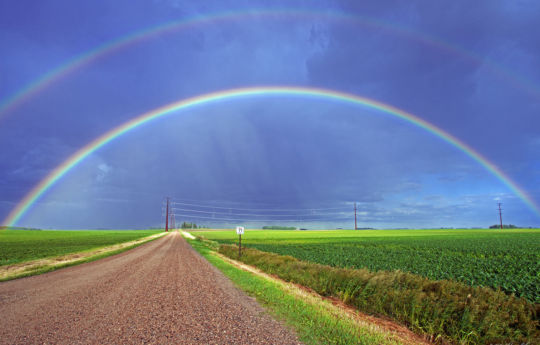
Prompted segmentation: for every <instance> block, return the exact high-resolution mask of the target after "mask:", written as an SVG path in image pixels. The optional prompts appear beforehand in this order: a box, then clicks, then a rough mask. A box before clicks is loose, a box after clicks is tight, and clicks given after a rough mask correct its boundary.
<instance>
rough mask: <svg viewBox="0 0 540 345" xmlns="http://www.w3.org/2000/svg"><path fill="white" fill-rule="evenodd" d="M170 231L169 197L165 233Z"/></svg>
mask: <svg viewBox="0 0 540 345" xmlns="http://www.w3.org/2000/svg"><path fill="white" fill-rule="evenodd" d="M167 231H169V197H167V212H166V214H165V232H167Z"/></svg>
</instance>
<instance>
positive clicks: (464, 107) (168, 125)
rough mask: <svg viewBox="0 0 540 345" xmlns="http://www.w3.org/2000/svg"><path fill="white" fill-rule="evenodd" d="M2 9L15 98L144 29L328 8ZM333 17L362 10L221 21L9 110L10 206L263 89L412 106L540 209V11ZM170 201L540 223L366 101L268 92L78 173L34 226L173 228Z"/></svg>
mask: <svg viewBox="0 0 540 345" xmlns="http://www.w3.org/2000/svg"><path fill="white" fill-rule="evenodd" d="M530 5H531V6H537V5H534V4H532V3H531V4H530ZM0 6H4V8H2V7H0V23H1V24H0V25H1V28H2V30H1V31H0V32H1V33H0V43H1V44H2V46H3V47H9V49H7V50H6V52H5V53H4V54H2V56H1V57H0V59H1V62H2V64H0V66H1V67H0V75H1V76H2V81H3V83H1V84H0V99H6V98H7V97H8V96H9V95H12V94H13V93H14V92H16V90H18V89H19V88H20V87H21V86H22V85H25V83H28V82H29V81H31V80H33V79H35V78H37V77H38V76H40V75H42V74H43V73H44V72H46V71H50V70H52V69H53V68H56V67H58V66H60V65H62V64H63V63H64V62H65V61H68V60H70V59H73V58H74V57H75V56H77V55H78V54H81V53H82V52H85V51H88V50H90V49H92V48H94V47H96V46H99V45H101V44H103V43H104V42H107V41H109V40H111V39H114V38H117V37H122V36H125V35H126V34H127V33H130V32H134V31H136V30H141V29H144V28H148V27H152V26H155V25H158V24H162V23H166V22H170V21H171V20H179V19H182V18H186V17H190V16H193V15H205V14H207V13H217V12H222V11H231V12H234V11H235V10H236V9H239V10H240V9H243V8H244V9H245V8H248V7H249V8H254V7H259V8H271V9H280V8H283V6H287V7H295V8H297V9H298V8H300V10H301V9H302V8H308V9H309V10H312V9H313V8H311V7H310V6H312V3H311V2H305V1H298V2H294V3H290V2H287V3H276V2H264V1H263V2H259V3H257V4H253V3H252V2H248V1H231V2H202V3H185V2H182V1H165V0H160V1H152V2H150V1H147V2H136V3H134V2H131V1H121V2H114V3H111V2H105V1H97V2H89V3H85V4H79V3H77V4H75V3H73V2H70V1H60V2H55V3H54V4H45V3H40V4H38V3H35V4H32V5H29V4H28V3H24V2H22V3H17V4H14V5H10V6H9V8H5V6H6V5H5V4H4V5H0ZM317 8H318V9H319V10H320V9H328V10H333V11H344V12H346V13H347V14H348V15H350V16H357V17H358V21H357V22H354V21H350V20H339V19H337V18H336V17H332V16H327V15H325V16H321V17H320V18H317V17H314V16H305V17H302V16H298V17H283V18H278V17H275V16H267V17H257V16H246V17H244V18H241V19H238V20H229V21H219V22H206V23H204V24H201V25H196V26H194V27H191V28H189V29H185V30H178V31H176V32H169V33H166V34H162V35H158V36H155V37H152V38H151V39H147V40H144V41H140V42H138V43H137V44H133V45H130V46H128V47H124V48H123V49H120V50H117V51H114V53H111V54H108V55H106V56H102V57H101V58H99V59H97V60H95V61H94V62H93V63H92V64H89V65H86V66H84V67H83V68H81V69H79V70H77V71H74V72H73V73H70V74H69V75H66V76H65V77H64V78H63V79H62V80H60V81H59V82H57V83H54V84H51V85H50V86H49V87H47V88H46V89H45V90H44V91H43V92H40V93H38V94H36V95H34V96H33V97H32V98H28V100H27V101H26V102H24V103H23V104H22V105H21V106H19V107H18V108H16V109H14V110H13V111H12V112H11V113H10V114H8V115H9V116H7V117H6V118H4V119H0V121H1V122H0V126H1V127H0V133H1V136H0V146H2V147H10V149H9V150H3V151H2V152H1V156H0V158H1V159H0V168H1V170H0V171H1V173H0V176H1V177H0V181H1V182H0V188H1V194H2V198H0V199H1V200H0V217H3V216H5V215H6V214H7V213H8V212H9V209H10V208H11V205H14V204H15V203H16V202H17V201H18V200H20V198H21V197H22V196H23V195H24V194H25V193H26V192H28V191H29V190H30V189H31V187H32V186H33V185H35V183H37V182H38V181H39V180H40V179H41V178H43V177H44V176H46V174H47V173H49V172H50V171H51V170H52V169H54V167H56V166H57V165H58V164H60V163H61V162H62V161H63V160H64V159H66V158H67V157H68V156H69V155H70V154H72V153H73V152H75V151H76V150H77V149H78V148H80V147H82V146H84V145H86V144H87V143H88V142H90V141H91V140H93V139H94V138H96V137H97V136H99V135H101V134H102V133H104V132H106V131H107V130H109V129H111V128H113V127H115V126H118V125H120V124H122V123H124V122H125V121H128V120H129V119H131V118H133V117H134V116H137V115H140V114H142V113H144V112H146V111H149V110H151V109H154V108H157V107H159V106H163V105H164V104H168V103H170V102H173V101H177V100H180V99H183V98H186V97H191V96H195V95H200V94H204V93H208V92H213V91H216V90H222V89H230V88H235V87H248V86H255V85H297V86H314V87H323V88H331V89H336V90H342V91H347V92H351V93H355V94H359V95H362V96H366V97H370V98H374V99H376V100H380V101H382V102H384V103H387V104H389V105H393V106H397V107H400V108H403V109H405V110H407V111H409V112H411V113H414V114H416V115H418V116H419V117H421V118H422V119H424V120H426V121H428V122H430V123H433V124H435V125H437V126H439V127H440V128H442V129H444V130H446V131H448V132H449V133H451V134H452V135H454V136H455V137H456V138H458V139H459V140H462V141H463V142H465V143H466V144H468V145H470V146H471V147H473V148H474V149H476V150H477V151H478V152H480V153H481V154H482V155H484V156H486V157H487V159H488V160H490V161H492V162H494V164H496V165H497V166H498V167H499V168H500V169H501V170H502V171H504V172H505V173H507V174H508V175H509V176H511V177H512V178H513V179H514V180H516V181H517V182H518V183H519V184H520V185H522V186H523V188H524V189H525V190H527V191H529V192H530V194H531V195H532V197H533V198H534V199H535V200H536V201H537V202H538V201H539V200H540V186H539V185H538V182H537V181H538V178H539V176H540V175H539V171H540V167H539V166H538V157H537V156H538V152H539V151H538V150H539V149H540V148H539V145H538V143H539V142H540V135H539V132H538V130H537V128H538V124H539V123H538V121H539V118H538V116H537V113H538V109H539V99H540V92H539V90H540V88H539V87H538V86H537V85H540V72H539V71H540V68H538V67H539V66H538V63H539V62H538V61H540V60H539V59H538V56H539V55H540V47H539V46H538V40H536V39H535V36H534V34H533V33H534V30H533V29H534V28H535V23H537V19H538V15H537V14H535V11H528V10H527V8H526V7H520V6H519V5H518V4H517V3H515V4H509V3H508V4H496V5H494V4H493V3H492V2H487V1H479V2H475V3H474V4H472V3H470V2H465V1H458V2H452V3H449V4H445V5H444V6H442V5H441V4H437V5H435V4H428V3H425V2H407V3H405V2H401V1H395V2H392V3H388V2H386V3H381V2H358V1H324V2H320V3H318V5H317ZM3 9H5V11H2V10H3ZM165 195H173V196H176V197H179V198H187V199H191V200H198V201H199V202H203V203H209V204H214V205H220V204H221V205H224V204H228V205H229V204H231V203H232V204H234V203H237V204H239V205H243V206H242V207H248V206H249V205H263V206H261V207H268V208H317V207H322V208H324V207H334V206H336V205H337V206H336V207H346V208H348V209H350V208H351V207H352V203H353V202H354V201H358V202H360V206H359V207H360V210H361V212H362V214H361V217H362V222H363V224H365V225H366V226H370V225H373V226H376V227H400V226H407V227H414V226H417V227H430V226H438V225H439V226H443V225H448V224H451V225H452V226H479V225H482V226H487V225H490V223H492V221H491V219H492V218H494V217H495V216H496V213H495V212H494V210H493V208H494V205H495V202H496V201H495V199H496V198H498V200H502V201H503V203H505V205H507V207H508V213H509V214H508V216H509V217H512V218H513V219H515V221H512V223H519V224H521V225H535V224H536V225H537V224H538V222H539V221H540V220H539V218H538V217H537V215H535V214H534V213H533V212H532V211H530V210H529V209H528V208H527V207H526V205H525V204H524V203H523V202H522V201H520V200H519V199H518V198H516V197H515V196H513V194H512V193H511V192H510V191H509V190H508V188H507V187H506V186H505V185H504V184H503V183H501V181H499V180H498V179H497V178H496V177H494V176H493V175H492V174H490V173H489V172H488V171H487V170H485V169H484V168H482V167H481V166H480V165H479V164H478V163H477V162H475V161H474V160H472V159H471V158H470V157H468V156H467V155H465V154H464V153H463V152H461V151H460V150H458V149H456V148H455V147H452V146H451V145H450V144H448V143H446V142H444V141H442V140H440V138H438V137H437V136H435V135H433V134H430V133H428V132H427V131H425V130H423V129H420V128H419V127H417V126H414V125H411V124H410V123H407V122H405V121H402V120H400V119H398V118H396V117H393V116H390V115H388V114H383V113H382V112H377V111H374V110H372V109H371V110H370V109H367V108H365V107H361V106H353V105H351V104H344V103H339V102H334V101H332V102H329V101H328V100H321V99H315V98H300V97H279V98H278V97H256V98H249V99H242V100H234V101H232V100H229V101H224V102H218V103H215V104H208V105H205V106H200V107H196V108H191V109H189V110H186V111H184V112H182V113H179V114H176V115H173V116H168V117H166V118H163V119H160V120H156V121H154V122H152V123H150V124H147V125H145V126H143V127H141V128H139V129H137V130H134V131H132V132H130V133H127V134H126V135H124V136H122V137H120V138H118V139H117V140H114V141H113V142H112V143H111V144H109V145H107V146H105V147H103V148H102V149H100V150H99V151H97V152H95V153H94V154H92V156H91V157H89V158H87V159H86V160H85V161H84V162H83V163H81V164H80V165H79V166H77V167H76V168H75V169H73V170H72V171H71V172H70V173H68V174H67V175H66V177H64V178H63V179H61V180H60V181H59V182H58V183H57V184H56V185H55V186H54V187H53V188H52V189H51V190H50V191H49V192H47V193H46V194H45V196H44V197H43V198H42V199H40V201H39V203H38V204H37V205H36V206H35V207H33V208H32V210H31V211H30V212H29V213H28V214H27V215H26V216H25V217H24V218H23V219H22V220H21V225H31V226H43V227H49V226H50V227H56V226H58V227H77V228H80V227H87V226H88V227H109V226H110V227H145V226H153V225H158V223H159V222H160V220H161V218H160V212H161V202H162V198H163V196H165ZM66 214H69V216H68V217H67V216H65V215H66ZM495 218H496V217H495ZM458 219H459V221H458ZM441 222H442V223H441ZM314 224H315V225H317V226H332V227H333V226H339V225H342V226H348V225H347V224H348V223H347V222H343V221H342V223H339V224H338V223H333V222H329V221H326V222H324V221H321V222H316V223H314ZM336 224H338V225H336Z"/></svg>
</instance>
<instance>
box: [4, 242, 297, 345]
mask: <svg viewBox="0 0 540 345" xmlns="http://www.w3.org/2000/svg"><path fill="white" fill-rule="evenodd" d="M128 343H129V344H238V345H241V344H300V342H299V340H298V338H297V337H296V336H295V335H294V333H293V332H292V331H291V330H288V329H287V328H286V327H284V326H283V325H282V324H281V323H279V322H277V321H276V320H274V319H272V318H271V317H270V316H269V315H268V314H267V313H265V311H264V310H263V309H262V308H261V307H260V306H259V305H258V304H257V303H256V302H255V300H254V299H253V298H251V297H248V296H246V295H245V294H244V293H243V292H241V291H239V290H238V289H237V288H235V287H234V286H233V285H232V284H231V282H230V281H229V280H228V279H227V278H225V277H224V276H223V275H222V274H221V273H220V272H219V271H218V270H217V269H216V268H214V267H213V266H212V265H210V264H209V263H208V262H207V261H206V260H205V259H204V258H202V257H201V256H200V255H199V254H198V253H196V252H195V251H194V250H193V249H192V248H191V247H190V246H189V245H188V244H187V243H186V241H185V240H184V239H183V238H182V237H181V236H180V234H179V233H177V232H174V233H171V234H169V235H167V236H165V237H164V238H161V239H158V240H155V241H153V242H150V243H147V244H145V245H142V246H140V247H138V248H136V249H133V250H129V251H127V252H124V253H122V254H119V255H115V256H112V257H108V258H106V259H102V260H98V261H94V262H91V263H86V264H82V265H79V266H74V267H69V268H65V269H61V270H58V271H54V272H51V273H47V274H43V275H39V276H34V277H29V278H23V279H18V280H13V281H8V282H3V283H0V344H128Z"/></svg>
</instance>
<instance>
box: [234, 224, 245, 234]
mask: <svg viewBox="0 0 540 345" xmlns="http://www.w3.org/2000/svg"><path fill="white" fill-rule="evenodd" d="M236 233H237V234H238V235H243V234H244V227H243V226H237V227H236Z"/></svg>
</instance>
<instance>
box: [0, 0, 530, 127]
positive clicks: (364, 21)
mask: <svg viewBox="0 0 540 345" xmlns="http://www.w3.org/2000/svg"><path fill="white" fill-rule="evenodd" d="M300 17H302V18H308V19H327V20H336V21H339V22H347V23H351V24H354V25H363V26H365V27H369V28H373V29H380V30H383V31H385V32H388V33H391V34H394V35H399V36H401V37H404V38H407V39H408V40H412V41H417V42H419V43H422V44H425V45H427V46H431V47H435V48H437V49H440V50H443V51H447V52H449V53H451V54H454V55H457V56H459V57H463V58H465V59H467V60H470V61H473V62H474V63H476V64H485V65H486V66H488V67H489V68H490V69H491V70H492V71H493V72H495V73H496V74H498V75H499V76H501V77H503V78H504V79H506V80H508V81H509V82H510V83H512V84H513V85H515V86H517V87H520V88H522V89H525V90H526V91H528V92H530V93H531V94H533V95H535V96H539V95H540V90H539V89H538V87H537V86H536V85H534V84H533V83H532V82H531V81H529V80H526V79H525V78H524V77H520V76H517V75H516V74H515V73H512V72H511V71H509V70H507V69H506V68H504V67H502V66H501V65H498V64H496V63H494V62H493V61H490V60H487V59H486V58H485V57H481V56H478V55H477V54H474V53H472V52H470V51H467V50H465V49H463V48H461V47H459V46H457V45H453V44H450V43H447V42H445V41H443V40H441V39H440V38H436V37H433V36H429V35H426V34H424V33H422V32H418V31H414V30H411V29H409V28H405V27H402V26H398V25H396V24H393V23H388V22H383V21H380V20H376V19H373V18H369V17H362V16H357V15H351V14H348V13H343V12H336V11H329V10H324V11H322V10H313V9H274V10H268V9H256V8H255V9H247V10H235V11H225V12H218V13H210V14H204V15H198V16H193V17H188V18H184V19H181V20H176V21H170V22H166V23H163V24H160V25H157V26H152V27H147V28H144V29H142V30H137V31H134V32H131V33H129V34H127V35H124V36H121V37H118V38H116V39H113V40H109V41H107V42H105V43H104V44H102V45H99V46H97V47H95V48H93V49H90V50H88V51H86V52H84V53H82V54H79V55H77V56H75V57H73V58H72V59H70V60H67V61H65V62H64V63H62V64H61V65H59V66H58V67H56V68H54V69H52V70H50V71H48V72H47V73H45V74H43V75H41V76H40V77H39V78H37V79H35V80H33V81H32V82H30V83H29V84H27V85H26V86H24V87H23V88H21V89H20V90H18V91H17V92H15V93H14V94H12V95H11V96H10V97H8V98H6V99H4V100H0V119H1V118H2V117H3V116H5V115H6V114H7V113H8V112H9V111H11V110H14V109H15V108H17V107H18V106H19V105H21V104H23V103H25V102H26V101H27V100H29V99H30V98H32V96H34V95H37V94H39V93H40V92H42V91H44V90H46V89H47V88H48V87H50V86H52V85H53V84H54V83H56V82H58V81H60V80H61V79H63V78H65V77H67V76H68V75H70V74H71V73H74V72H76V71H78V70H80V69H82V68H84V67H87V66H89V65H91V64H92V63H94V62H97V61H98V60H99V59H101V58H104V57H106V56H107V55H110V54H113V53H115V52H118V51H121V50H122V49H125V48H128V47H130V46H132V45H135V44H137V43H140V42H143V41H145V40H150V39H152V38H154V37H158V36H159V35H163V34H167V33H172V32H177V31H180V30H186V29H190V28H194V27H196V26H198V25H206V24H211V23H218V22H225V21H242V20H244V21H245V20H247V19H250V18H255V19H257V18H280V19H283V18H285V19H287V18H293V19H295V18H300Z"/></svg>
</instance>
